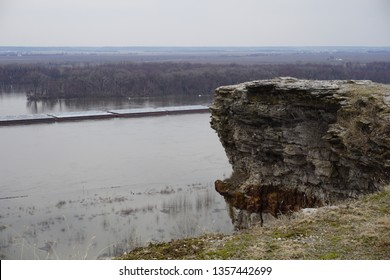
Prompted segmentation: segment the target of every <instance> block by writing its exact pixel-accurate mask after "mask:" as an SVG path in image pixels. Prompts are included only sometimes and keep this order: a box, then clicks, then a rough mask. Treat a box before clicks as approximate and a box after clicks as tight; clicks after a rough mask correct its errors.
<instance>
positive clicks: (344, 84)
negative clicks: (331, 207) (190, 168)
mask: <svg viewBox="0 0 390 280" xmlns="http://www.w3.org/2000/svg"><path fill="white" fill-rule="evenodd" d="M210 110H211V113H212V117H211V126H212V128H213V129H215V130H216V131H217V133H218V136H219V138H220V141H221V143H222V145H223V146H224V148H225V151H226V154H227V156H228V158H229V161H230V163H231V164H232V166H233V175H232V176H231V178H229V179H226V180H224V181H220V180H218V181H216V183H215V187H216V190H217V191H218V192H219V193H220V194H222V195H224V196H225V198H226V199H227V200H228V201H229V202H230V203H231V205H233V206H234V207H236V208H238V209H242V210H245V211H249V212H251V213H253V212H256V213H271V214H272V215H275V216H276V215H277V214H278V213H287V212H290V211H295V210H298V209H300V208H305V207H315V206H321V205H325V204H328V203H332V202H333V201H336V200H339V199H345V198H350V197H356V196H358V195H360V194H365V193H371V192H375V191H377V190H379V189H380V188H381V187H382V186H383V185H384V184H386V183H388V182H389V179H390V138H389V137H390V86H389V85H383V84H377V83H373V82H371V81H312V80H298V79H294V78H290V77H287V78H275V79H272V80H261V81H253V82H247V83H242V84H238V85H233V86H224V87H220V88H218V89H217V90H216V92H215V97H214V103H213V104H212V105H211V106H210Z"/></svg>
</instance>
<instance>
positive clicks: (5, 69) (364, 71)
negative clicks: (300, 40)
mask: <svg viewBox="0 0 390 280" xmlns="http://www.w3.org/2000/svg"><path fill="white" fill-rule="evenodd" d="M277 76H292V77H296V78H303V79H319V80H333V79H363V80H372V81H375V82H380V83H387V84H390V62H371V63H365V64H361V63H343V64H337V65H335V64H314V63H312V64H271V65H241V64H221V65H217V64H193V63H184V62H183V63H172V62H164V63H130V62H126V63H107V64H101V65H96V64H86V65H69V64H67V65H59V64H29V65H26V64H19V65H18V64H10V65H0V87H1V89H3V90H7V89H10V88H14V87H19V88H23V89H24V90H25V91H26V92H27V97H28V98H29V99H30V100H41V99H52V98H83V97H121V96H123V97H140V96H145V97H146V96H148V97H150V96H162V95H200V94H211V93H212V92H213V91H214V89H215V88H217V87H218V86H222V85H229V84H236V83H240V82H244V81H249V80H258V79H270V78H274V77H277Z"/></svg>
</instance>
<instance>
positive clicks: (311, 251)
mask: <svg viewBox="0 0 390 280" xmlns="http://www.w3.org/2000/svg"><path fill="white" fill-rule="evenodd" d="M118 259H282V260H291V259H316V260H327V259H351V260H352V259H390V186H389V187H386V188H385V189H384V190H383V191H381V192H379V193H376V194H372V195H367V196H364V197H362V198H360V199H358V200H355V201H347V202H343V203H342V204H338V205H334V206H328V207H323V208H317V209H306V211H301V212H299V213H295V214H293V215H292V216H283V217H281V218H280V219H278V220H276V221H275V222H272V223H271V224H268V225H266V226H263V227H254V228H251V229H248V230H244V231H239V232H237V233H235V234H233V235H229V236H223V235H215V234H205V235H203V236H201V237H199V238H188V239H180V240H173V241H170V242H165V243H159V244H150V245H149V246H147V247H144V248H138V249H135V250H133V251H131V252H128V253H126V254H124V255H122V256H120V257H118Z"/></svg>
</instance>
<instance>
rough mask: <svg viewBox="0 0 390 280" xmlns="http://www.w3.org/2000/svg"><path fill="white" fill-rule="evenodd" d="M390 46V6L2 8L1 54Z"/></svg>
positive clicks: (336, 1)
mask: <svg viewBox="0 0 390 280" xmlns="http://www.w3.org/2000/svg"><path fill="white" fill-rule="evenodd" d="M11 45H12V46H17V45H20V46H330V45H332V46H341V45H348V46H354V45H358V46H390V0H0V46H11Z"/></svg>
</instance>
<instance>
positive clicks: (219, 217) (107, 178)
mask: <svg viewBox="0 0 390 280" xmlns="http://www.w3.org/2000/svg"><path fill="white" fill-rule="evenodd" d="M175 105H176V104H175ZM209 119H210V116H209V114H207V113H206V114H191V115H178V116H161V117H149V118H136V119H110V120H99V121H81V122H71V123H54V124H37V125H25V126H11V127H0V155H1V161H0V258H1V259H97V258H109V257H112V256H114V255H116V254H118V253H122V252H124V251H126V250H130V249H132V248H134V247H135V246H142V245H145V244H147V243H149V242H158V241H163V240H170V239H172V238H180V237H186V236H196V235H199V234H202V233H204V232H222V233H230V232H232V230H233V226H232V222H231V219H230V218H229V216H228V213H227V210H226V204H225V201H224V200H223V198H222V197H221V196H219V195H218V194H217V193H216V192H215V191H214V187H213V182H214V181H215V180H216V179H221V178H224V177H227V176H229V175H230V173H231V168H230V165H229V163H228V162H227V158H226V155H225V153H224V151H223V148H222V146H221V144H220V142H219V140H218V137H217V135H216V134H215V133H214V131H213V130H212V129H211V128H210V125H209Z"/></svg>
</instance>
